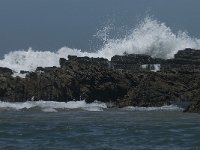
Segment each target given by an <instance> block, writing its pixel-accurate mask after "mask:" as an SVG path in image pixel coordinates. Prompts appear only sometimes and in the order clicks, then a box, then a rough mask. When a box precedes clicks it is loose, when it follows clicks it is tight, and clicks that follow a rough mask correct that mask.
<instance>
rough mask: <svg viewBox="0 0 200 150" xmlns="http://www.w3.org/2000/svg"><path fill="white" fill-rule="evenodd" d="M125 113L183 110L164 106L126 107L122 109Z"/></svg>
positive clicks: (172, 106)
mask: <svg viewBox="0 0 200 150" xmlns="http://www.w3.org/2000/svg"><path fill="white" fill-rule="evenodd" d="M123 109H124V110H127V111H183V110H184V109H183V108H180V107H178V106H176V105H166V106H162V107H133V106H128V107H125V108H123Z"/></svg>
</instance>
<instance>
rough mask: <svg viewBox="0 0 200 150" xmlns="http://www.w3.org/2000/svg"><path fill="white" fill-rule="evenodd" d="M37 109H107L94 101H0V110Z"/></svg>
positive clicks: (104, 105)
mask: <svg viewBox="0 0 200 150" xmlns="http://www.w3.org/2000/svg"><path fill="white" fill-rule="evenodd" d="M34 108H37V109H38V108H39V109H40V110H41V111H43V112H57V111H58V110H60V109H62V110H71V109H82V110H87V111H103V110H104V109H106V108H107V106H106V104H105V103H102V102H98V101H95V102H93V103H90V104H87V103H86V102H85V101H69V102H55V101H27V102H14V103H11V102H2V101H0V109H4V110H24V109H28V110H32V109H34Z"/></svg>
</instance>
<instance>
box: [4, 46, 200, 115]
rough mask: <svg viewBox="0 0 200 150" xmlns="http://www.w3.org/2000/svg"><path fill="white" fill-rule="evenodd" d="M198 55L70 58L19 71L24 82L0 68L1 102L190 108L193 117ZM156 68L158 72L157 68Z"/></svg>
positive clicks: (199, 87)
mask: <svg viewBox="0 0 200 150" xmlns="http://www.w3.org/2000/svg"><path fill="white" fill-rule="evenodd" d="M199 58H200V53H199V51H198V50H194V49H188V48H187V49H185V50H181V51H178V53H177V54H176V55H175V58H174V59H158V58H152V57H151V56H148V55H143V54H125V55H123V56H119V55H118V56H117V55H116V56H113V57H112V59H111V61H109V60H108V59H105V58H90V57H77V56H73V55H69V56H68V60H67V59H65V58H60V66H61V67H57V66H53V67H38V68H37V69H36V71H34V72H27V71H21V73H22V74H25V75H26V76H25V78H21V77H13V71H12V70H11V69H8V68H0V99H1V101H7V102H24V101H38V100H44V101H59V102H61V101H62V102H67V101H76V100H85V101H86V102H87V103H91V102H94V101H95V100H98V101H101V102H106V103H112V104H113V105H112V106H115V107H126V106H143V107H149V106H163V105H170V104H174V103H182V102H189V103H193V105H191V106H190V107H189V108H188V109H187V110H188V111H189V112H193V110H194V112H197V110H199V109H198V108H199V105H196V104H199V100H200V92H199V91H200V63H199ZM158 66H159V67H158ZM196 107H197V108H196Z"/></svg>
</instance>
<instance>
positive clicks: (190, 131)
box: [0, 109, 200, 150]
mask: <svg viewBox="0 0 200 150" xmlns="http://www.w3.org/2000/svg"><path fill="white" fill-rule="evenodd" d="M199 124H200V115H199V114H188V113H182V112H181V111H166V110H165V111H125V110H123V109H107V110H105V111H100V112H91V111H84V110H70V111H69V110H68V111H58V112H41V111H27V110H21V111H14V110H6V111H5V110H4V111H1V112H0V149H1V150H2V149H6V150H12V149H13V150H15V149H26V150H40V149H41V150H45V149H58V150H61V149H99V150H100V149H123V150H125V149H148V150H150V149H152V150H154V149H170V150H171V149H175V150H178V149H180V150H182V149H185V150H187V149H200V126H199Z"/></svg>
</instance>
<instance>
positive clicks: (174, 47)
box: [0, 17, 200, 73]
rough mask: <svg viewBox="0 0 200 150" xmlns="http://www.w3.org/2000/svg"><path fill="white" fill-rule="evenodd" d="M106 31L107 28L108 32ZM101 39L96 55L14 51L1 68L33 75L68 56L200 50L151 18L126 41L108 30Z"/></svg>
mask: <svg viewBox="0 0 200 150" xmlns="http://www.w3.org/2000/svg"><path fill="white" fill-rule="evenodd" d="M106 29H107V28H106ZM103 31H104V32H105V33H104V32H103V33H101V32H97V34H98V35H99V33H101V34H100V35H101V37H102V38H103V40H104V42H103V43H104V44H103V46H102V47H101V48H99V49H98V50H96V51H95V52H93V53H89V52H82V51H81V50H80V49H71V48H68V47H62V48H61V49H59V50H57V51H56V52H50V51H37V50H33V49H32V48H29V49H28V50H18V51H13V52H10V53H8V54H6V55H5V56H4V59H2V60H0V66H1V67H8V68H11V69H12V70H14V71H15V72H18V73H19V72H20V70H25V71H34V70H35V69H36V68H37V67H38V66H41V67H51V66H59V58H60V57H62V58H63V57H64V58H67V56H68V55H77V56H89V57H104V58H107V59H111V57H112V56H114V55H122V54H123V53H124V52H126V53H136V54H141V53H142V54H149V55H151V56H152V57H160V58H172V57H173V55H174V54H175V53H176V52H177V51H178V50H181V49H184V48H195V49H199V48H200V39H197V38H193V37H190V36H189V35H188V34H187V33H186V32H182V31H179V32H178V33H173V32H172V30H171V29H170V27H168V26H167V25H166V24H165V23H162V22H160V21H158V20H156V19H153V18H151V17H146V18H145V19H143V20H142V21H141V22H140V23H139V24H138V25H137V26H135V27H134V28H133V29H132V30H130V31H129V34H128V35H126V36H125V37H123V38H118V39H109V38H106V36H103V35H104V34H105V35H107V32H109V30H103Z"/></svg>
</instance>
